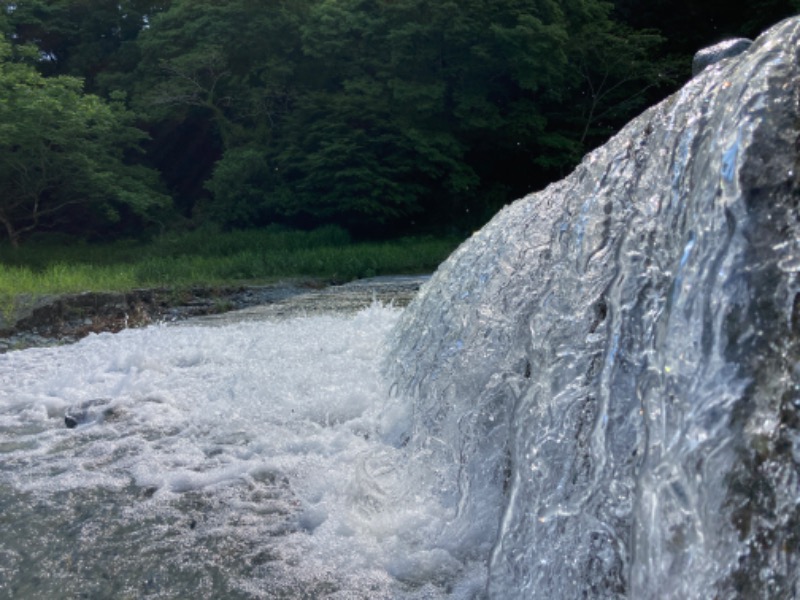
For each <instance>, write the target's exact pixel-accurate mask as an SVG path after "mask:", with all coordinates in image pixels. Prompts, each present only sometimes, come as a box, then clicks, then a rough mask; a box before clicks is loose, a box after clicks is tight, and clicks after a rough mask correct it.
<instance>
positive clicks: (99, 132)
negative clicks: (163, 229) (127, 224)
mask: <svg viewBox="0 0 800 600" xmlns="http://www.w3.org/2000/svg"><path fill="white" fill-rule="evenodd" d="M82 85H83V83H82V81H81V80H80V79H77V78H75V77H69V76H58V77H42V76H41V75H40V74H39V73H37V72H36V71H35V70H34V68H33V67H31V66H29V65H27V64H25V63H23V62H20V61H18V60H16V59H15V57H14V56H13V55H12V49H11V47H10V45H9V44H8V43H7V42H6V41H5V40H0V224H2V225H3V227H4V229H5V234H6V235H7V236H8V239H9V240H10V241H11V243H12V244H14V245H17V244H18V243H19V241H20V239H21V237H22V236H23V235H24V234H26V233H28V232H30V231H34V230H36V229H39V228H41V227H45V226H48V225H51V224H52V223H54V222H56V221H58V220H61V219H71V220H73V221H74V220H76V219H95V220H96V222H99V223H102V222H108V221H112V222H113V221H117V220H119V218H120V214H121V211H122V210H123V209H124V210H126V211H128V212H130V213H133V214H135V215H139V216H142V217H144V216H146V215H147V213H148V211H149V210H151V209H153V208H157V207H159V206H163V205H164V204H166V203H168V201H169V199H168V198H167V197H166V196H164V195H162V194H160V193H159V192H158V191H157V187H158V186H157V178H156V175H155V173H154V172H152V171H150V170H149V169H146V168H144V167H142V166H135V165H128V164H125V162H124V158H125V154H126V152H133V151H136V150H138V149H139V144H140V143H141V141H142V140H143V138H144V134H143V133H142V132H141V131H139V130H138V129H136V128H134V127H132V126H131V125H130V122H131V118H132V117H131V115H130V114H129V113H127V112H126V111H125V109H124V107H123V105H122V103H121V101H119V100H120V98H119V97H118V99H117V100H116V101H113V102H111V103H108V102H104V101H103V100H101V99H100V98H99V97H97V96H93V95H89V94H84V93H83V92H82Z"/></svg>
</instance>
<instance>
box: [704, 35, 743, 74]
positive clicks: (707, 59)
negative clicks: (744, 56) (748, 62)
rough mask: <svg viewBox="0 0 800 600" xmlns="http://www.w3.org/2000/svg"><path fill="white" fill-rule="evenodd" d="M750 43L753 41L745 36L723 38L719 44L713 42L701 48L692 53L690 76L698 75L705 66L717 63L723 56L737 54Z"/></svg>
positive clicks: (727, 56)
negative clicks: (730, 38) (729, 38)
mask: <svg viewBox="0 0 800 600" xmlns="http://www.w3.org/2000/svg"><path fill="white" fill-rule="evenodd" d="M752 44H753V41H752V40H748V39H747V38H735V39H732V40H725V41H724V42H720V43H719V44H714V45H713V46H709V47H708V48H703V49H702V50H700V51H699V52H698V53H697V54H695V55H694V60H693V61H692V77H694V76H695V75H699V74H700V73H701V72H702V71H703V69H705V68H706V67H709V66H711V65H713V64H715V63H718V62H719V61H721V60H723V59H725V58H730V57H732V56H738V55H739V54H741V53H742V52H744V51H745V50H747V49H748V48H749V47H750V46H752Z"/></svg>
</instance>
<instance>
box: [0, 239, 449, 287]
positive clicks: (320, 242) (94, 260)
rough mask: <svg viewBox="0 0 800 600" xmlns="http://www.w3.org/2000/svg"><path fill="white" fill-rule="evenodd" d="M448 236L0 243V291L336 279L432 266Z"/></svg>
mask: <svg viewBox="0 0 800 600" xmlns="http://www.w3.org/2000/svg"><path fill="white" fill-rule="evenodd" d="M458 242H459V240H457V239H454V238H448V239H441V238H403V239H398V240H393V241H386V242H359V243H354V242H352V240H351V239H350V237H349V235H348V234H347V232H346V231H344V230H342V229H339V228H336V227H325V228H322V229H318V230H315V231H310V232H302V231H288V230H281V229H266V230H258V231H243V232H231V233H209V232H203V231H197V232H192V233H185V234H181V235H178V234H167V235H163V236H161V237H159V238H157V239H154V240H152V241H150V242H147V243H142V242H131V241H124V242H116V243H113V244H88V243H75V242H73V243H64V242H63V241H61V242H60V243H53V242H47V241H38V242H36V243H29V244H28V245H23V246H22V247H20V248H18V249H16V250H14V249H12V248H10V247H8V246H4V245H0V296H5V297H8V296H16V295H20V294H34V295H38V294H57V293H72V292H83V291H126V290H131V289H136V288H146V287H169V288H185V287H192V286H200V285H202V286H224V285H239V284H246V283H252V284H257V283H265V282H269V281H274V280H278V279H285V278H291V277H312V278H319V279H323V280H326V281H332V282H343V281H349V280H352V279H357V278H362V277H372V276H376V275H387V274H404V273H423V272H430V271H432V270H434V269H435V268H436V267H437V266H438V265H439V263H441V262H442V260H444V259H445V258H446V257H447V256H448V254H449V253H450V252H451V251H452V250H453V249H454V248H455V246H456V245H457V243H458Z"/></svg>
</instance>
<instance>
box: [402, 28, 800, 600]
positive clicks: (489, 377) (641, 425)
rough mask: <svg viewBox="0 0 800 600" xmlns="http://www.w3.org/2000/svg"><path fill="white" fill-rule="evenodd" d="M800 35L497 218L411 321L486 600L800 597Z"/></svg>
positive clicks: (460, 526) (739, 59)
mask: <svg viewBox="0 0 800 600" xmlns="http://www.w3.org/2000/svg"><path fill="white" fill-rule="evenodd" d="M799 54H800V19H792V20H788V21H785V22H783V23H780V24H779V25H777V26H775V27H774V28H772V29H771V30H769V31H768V32H766V33H765V34H763V35H762V36H760V37H759V38H758V39H757V40H756V41H755V42H754V43H753V45H752V46H751V47H750V48H749V49H747V50H746V51H745V52H743V53H742V54H740V55H739V56H736V57H733V58H729V59H726V60H723V61H721V62H719V63H717V64H713V65H711V66H708V67H706V68H705V70H703V72H702V73H701V74H699V75H698V76H697V77H695V78H694V79H692V80H691V81H690V82H689V83H687V85H686V86H685V87H684V88H683V89H682V90H680V91H679V92H678V93H676V94H675V95H673V96H672V97H670V98H668V99H667V100H665V101H664V102H662V103H661V104H659V105H657V106H655V107H653V108H651V109H649V110H648V111H646V112H645V113H644V114H642V115H641V116H640V117H638V118H637V119H636V120H634V121H633V122H631V123H630V124H629V125H628V126H626V127H625V128H624V129H623V130H622V131H621V132H620V133H619V134H618V135H617V136H615V137H614V138H613V139H612V140H610V141H609V142H608V143H607V144H606V145H605V146H603V147H602V148H600V149H598V150H596V151H595V152H592V153H591V154H589V155H588V156H587V157H586V158H585V159H584V161H583V162H582V164H581V165H580V166H579V167H578V168H577V169H576V170H575V172H574V173H572V174H571V175H570V176H569V177H567V178H566V179H564V180H563V181H560V182H558V183H556V184H554V185H552V186H550V187H548V188H547V189H546V190H544V191H542V192H540V193H537V194H533V195H531V196H528V197H526V198H523V199H521V200H519V201H517V202H516V203H514V204H512V205H510V206H508V207H507V208H506V209H504V210H503V211H502V212H501V213H499V214H498V215H497V216H496V217H495V218H494V220H493V221H491V222H490V223H489V224H488V225H487V226H486V227H485V228H483V229H482V230H481V231H480V232H478V233H477V234H475V235H474V236H473V237H472V238H471V239H470V240H468V241H467V242H466V243H464V245H463V246H462V247H461V248H459V249H458V250H457V251H456V252H455V253H454V254H453V255H452V256H451V258H450V259H449V260H448V261H447V262H445V263H444V264H443V265H442V266H441V268H440V269H439V270H438V272H437V273H436V274H435V275H434V276H433V278H432V279H431V281H430V282H429V284H427V285H426V286H424V287H423V289H422V290H421V292H420V295H419V296H418V297H417V298H416V299H415V300H414V302H412V304H411V305H410V307H409V308H408V309H407V310H406V311H405V313H404V314H403V316H402V318H401V321H400V322H399V323H398V325H397V327H396V330H395V333H396V341H395V346H394V351H393V353H392V356H391V360H390V366H389V369H390V371H391V373H392V376H393V378H394V380H395V381H396V382H397V388H398V390H399V392H398V404H399V405H401V406H402V405H403V403H404V402H405V398H412V400H413V403H414V404H413V409H409V411H408V417H407V426H406V430H405V431H403V432H398V434H397V436H398V440H405V439H409V440H410V441H409V445H410V446H411V447H414V448H417V449H419V451H421V452H422V451H424V452H426V453H427V456H429V460H431V461H435V460H438V461H439V463H438V464H441V465H442V467H441V470H440V471H439V472H438V480H437V482H436V485H438V486H439V487H440V488H441V489H442V490H445V491H446V492H449V493H450V494H451V496H452V507H453V514H452V520H451V521H450V522H449V524H448V528H449V531H448V532H447V533H443V536H450V538H453V537H456V538H458V537H459V536H460V537H462V538H464V539H470V540H471V541H472V547H473V548H475V549H476V553H478V554H479V553H482V552H483V553H485V556H486V557H487V558H486V560H487V561H488V563H489V573H488V582H487V585H486V593H487V595H488V596H489V597H491V598H498V599H499V598H503V599H511V598H525V599H532V598H546V599H550V600H552V599H556V598H562V599H573V598H633V599H636V600H642V599H648V598H653V599H667V598H675V599H683V600H685V599H688V598H696V599H698V600H699V599H706V598H742V599H745V598H746V599H754V598H764V599H767V598H770V599H774V598H781V599H788V598H797V597H800V381H799V379H800V373H799V372H798V367H799V364H798V360H800V280H799V279H798V277H800V223H799V222H798V219H799V218H800V212H799V209H798V204H799V203H800V108H799V103H800V67H799V66H798V58H799Z"/></svg>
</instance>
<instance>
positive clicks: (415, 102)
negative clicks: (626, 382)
mask: <svg viewBox="0 0 800 600" xmlns="http://www.w3.org/2000/svg"><path fill="white" fill-rule="evenodd" d="M717 4H719V6H716V5H715V4H714V3H703V4H702V6H701V5H698V4H697V3H691V2H688V1H687V0H658V1H656V2H642V1H639V0H616V1H615V2H607V1H604V0H459V1H458V2H455V1H452V0H440V1H438V2H432V1H430V0H262V1H259V2H252V1H249V0H226V1H224V2H220V1H213V0H123V1H118V0H115V1H113V2H112V1H110V0H19V1H17V2H15V3H5V4H4V6H5V15H4V16H5V18H4V19H3V20H0V30H2V31H4V32H5V39H6V43H5V44H4V46H3V48H4V50H3V53H4V54H3V58H2V61H3V62H2V65H3V66H2V69H3V70H2V71H1V72H0V77H2V78H3V81H2V82H0V84H2V85H3V87H2V89H0V101H1V102H2V104H0V144H2V146H1V149H0V151H2V152H3V153H5V154H4V156H5V157H9V160H5V158H4V159H3V162H2V166H1V167H0V169H3V172H2V177H3V185H4V186H5V188H4V191H3V193H4V199H3V200H2V202H3V206H5V207H6V208H5V209H4V210H5V211H6V212H5V213H0V214H10V212H12V211H11V209H10V208H9V207H10V206H11V200H8V199H9V198H12V197H14V198H20V197H22V196H24V195H27V196H26V197H29V198H31V197H33V196H34V195H36V197H37V198H39V200H38V201H37V202H39V204H37V206H41V207H44V206H45V205H46V206H47V207H48V211H51V212H42V209H41V208H37V209H36V211H34V212H37V211H38V215H36V214H28V215H27V216H26V217H25V218H24V219H23V218H22V216H21V215H22V213H23V212H24V211H23V210H22V208H21V207H22V206H23V204H22V203H21V201H20V200H14V202H15V203H16V204H15V205H14V206H15V208H14V210H13V212H14V214H15V217H14V222H15V223H16V225H14V227H13V229H14V230H16V231H22V229H25V228H32V227H36V226H38V225H39V224H42V223H43V222H44V221H47V224H48V225H50V226H53V225H56V224H57V222H56V219H55V216H53V218H50V215H51V213H52V215H55V214H56V213H58V214H59V218H64V219H66V221H71V222H72V225H73V226H74V225H75V223H76V221H77V220H79V218H80V219H83V220H84V222H86V223H94V224H95V225H96V223H97V222H98V218H99V217H98V215H105V216H106V217H107V218H108V217H117V218H120V217H121V218H123V220H127V219H129V217H130V218H138V219H139V220H138V221H136V222H137V223H139V224H141V223H143V221H141V216H142V215H145V214H147V213H148V211H150V210H152V209H153V208H154V207H157V206H162V205H163V204H164V196H162V195H160V193H159V192H158V191H157V190H158V184H157V182H156V181H155V180H156V177H155V175H154V173H155V171H158V172H159V173H160V177H161V179H162V181H163V182H164V184H165V185H166V187H167V189H168V191H169V194H170V195H171V202H170V206H171V207H172V208H171V210H172V213H171V216H167V215H163V214H162V217H161V218H162V220H164V219H167V220H170V221H171V222H173V223H178V222H182V223H184V224H188V225H201V224H206V223H208V224H213V225H215V226H219V227H223V228H240V227H253V226H262V225H266V224H270V223H284V224H288V225H293V226H312V225H319V224H324V223H336V224H339V225H344V226H346V227H348V228H350V229H351V230H352V231H354V232H357V233H359V232H360V233H372V234H375V233H376V232H377V234H382V233H383V234H391V233H394V232H414V231H428V230H439V231H442V230H447V229H450V230H463V229H466V228H470V227H474V226H477V225H480V224H481V223H482V222H483V221H484V220H485V219H487V218H488V217H490V216H491V214H492V213H493V212H494V211H496V210H497V209H498V208H499V207H501V206H502V205H503V204H505V203H507V202H509V201H511V200H513V199H515V198H516V197H519V196H521V195H523V194H525V193H527V192H529V191H532V190H534V189H537V188H540V187H542V186H544V185H546V184H547V183H549V182H550V181H552V180H554V179H557V178H560V177H562V176H564V175H566V174H567V173H568V172H569V171H570V170H571V169H572V168H573V167H574V165H575V164H576V163H577V162H578V161H579V160H580V159H581V157H582V156H583V155H584V154H585V153H586V152H587V151H588V150H590V149H591V148H593V147H595V146H596V145H598V144H600V143H602V142H603V141H604V140H605V139H607V137H608V136H609V135H610V134H611V133H613V132H614V131H615V130H616V129H617V128H619V127H620V126H621V125H622V124H624V123H625V122H626V121H627V120H629V119H630V118H631V117H633V116H635V114H636V113H637V112H638V111H640V110H641V109H642V108H643V107H644V106H646V105H647V104H649V103H652V102H654V101H656V100H658V99H660V98H661V97H663V96H664V95H665V94H667V93H669V92H671V91H672V90H674V89H675V87H676V85H678V84H679V83H681V82H682V81H684V80H685V79H687V78H688V76H689V68H690V63H691V54H692V53H693V52H694V51H695V50H697V49H698V48H699V47H702V46H703V45H707V44H708V43H712V42H714V41H717V39H718V38H719V37H720V36H730V35H749V36H754V35H756V34H757V33H758V32H759V31H760V29H763V28H764V27H765V26H767V25H769V24H771V22H774V21H777V20H778V19H780V18H782V17H785V16H789V15H791V14H794V13H796V12H797V11H798V9H799V8H800V0H759V7H760V9H759V11H756V12H757V13H758V14H756V12H754V11H752V10H750V8H749V7H750V4H751V3H748V4H747V5H745V4H744V3H742V6H741V7H738V8H736V7H734V9H731V8H730V6H729V3H728V4H725V6H722V4H723V3H717ZM30 48H35V52H34V53H33V54H32V53H31V51H30V50H26V49H30ZM12 50H13V52H12ZM6 83H8V85H6ZM84 90H85V91H84ZM122 98H126V99H127V100H126V102H127V104H128V106H129V109H126V108H125V107H124V106H123V102H122ZM34 99H35V100H34ZM134 113H135V114H134ZM134 123H135V124H136V125H137V127H138V129H137V128H134V127H133V125H134ZM148 136H149V141H148V139H146V138H147V137H148ZM137 148H143V149H144V150H145V153H144V154H137V153H136V152H135V151H136V149H137ZM45 158H46V160H44V159H45ZM13 165H16V166H13ZM40 165H46V168H44V167H41V166H40ZM148 167H150V168H148ZM13 169H17V170H16V171H13ZM37 169H38V171H37ZM36 173H38V175H37V176H36V177H33V176H32V174H36ZM45 173H46V176H45ZM23 174H24V175H23ZM66 174H70V176H69V177H67V176H66ZM23 181H24V185H23ZM13 186H16V187H13ZM12 190H13V195H12ZM37 194H38V195H37ZM26 210H27V209H26ZM88 212H91V213H92V214H93V217H92V219H93V220H87V218H86V214H87V213H88ZM137 215H138V217H137ZM43 219H44V221H43ZM6 220H8V221H11V219H10V218H6ZM22 221H24V225H21V223H22ZM3 222H4V223H5V221H3ZM21 228H22V229H21ZM10 231H11V230H7V234H8V235H9V236H10V235H12V234H11V233H10ZM14 235H16V238H15V239H19V235H20V233H17V234H14Z"/></svg>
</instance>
